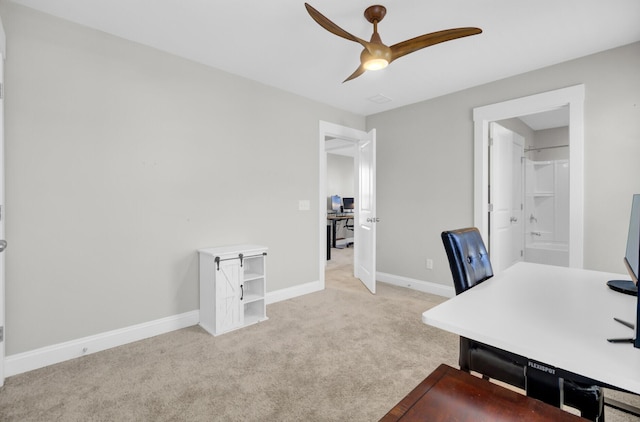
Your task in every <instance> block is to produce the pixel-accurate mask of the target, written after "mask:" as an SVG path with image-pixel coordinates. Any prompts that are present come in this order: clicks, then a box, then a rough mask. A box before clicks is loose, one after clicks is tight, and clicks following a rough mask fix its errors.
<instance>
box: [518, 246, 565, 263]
mask: <svg viewBox="0 0 640 422" xmlns="http://www.w3.org/2000/svg"><path fill="white" fill-rule="evenodd" d="M524 260H525V261H526V262H534V263H537V264H548V265H557V266H560V267H568V266H569V244H568V243H563V242H532V243H529V244H527V245H526V246H525V249H524Z"/></svg>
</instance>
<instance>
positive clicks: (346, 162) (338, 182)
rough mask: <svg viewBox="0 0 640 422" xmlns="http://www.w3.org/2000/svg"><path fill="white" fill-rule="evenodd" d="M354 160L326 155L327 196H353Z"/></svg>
mask: <svg viewBox="0 0 640 422" xmlns="http://www.w3.org/2000/svg"><path fill="white" fill-rule="evenodd" d="M353 166H354V159H353V157H347V156H345V155H337V154H327V196H332V195H340V196H341V197H343V198H344V197H345V196H346V197H350V196H354V195H355V192H354V186H355V174H354V172H353Z"/></svg>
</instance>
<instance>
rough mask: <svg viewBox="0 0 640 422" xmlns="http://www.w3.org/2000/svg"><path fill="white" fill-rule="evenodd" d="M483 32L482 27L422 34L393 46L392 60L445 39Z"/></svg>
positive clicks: (449, 39)
mask: <svg viewBox="0 0 640 422" xmlns="http://www.w3.org/2000/svg"><path fill="white" fill-rule="evenodd" d="M480 33H482V29H480V28H453V29H445V30H444V31H438V32H432V33H430V34H424V35H420V36H419V37H415V38H411V39H410V40H407V41H403V42H400V43H398V44H394V45H392V46H391V61H394V60H395V59H398V58H400V57H402V56H405V55H407V54H409V53H413V52H414V51H417V50H420V49H421V48H425V47H429V46H432V45H435V44H439V43H441V42H445V41H451V40H455V39H457V38H463V37H468V36H470V35H477V34H480Z"/></svg>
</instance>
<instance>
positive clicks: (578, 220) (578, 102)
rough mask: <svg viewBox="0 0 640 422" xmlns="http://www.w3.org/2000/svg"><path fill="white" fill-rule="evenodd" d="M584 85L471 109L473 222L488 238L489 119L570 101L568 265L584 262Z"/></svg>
mask: <svg viewBox="0 0 640 422" xmlns="http://www.w3.org/2000/svg"><path fill="white" fill-rule="evenodd" d="M584 92H585V87H584V85H582V84H581V85H575V86H571V87H568V88H562V89H557V90H555V91H549V92H544V93H541V94H536V95H531V96H528V97H523V98H517V99H514V100H509V101H504V102H501V103H496V104H490V105H487V106H483V107H477V108H474V109H473V120H474V225H475V226H476V227H477V228H478V230H480V233H481V234H482V237H483V238H485V239H488V235H489V233H488V230H489V224H488V204H489V190H488V189H489V154H488V145H489V139H488V138H489V129H488V128H489V123H490V122H493V121H496V120H504V119H510V118H513V117H518V116H523V115H527V114H534V113H540V112H543V111H548V110H553V109H556V108H558V107H563V106H566V105H569V113H570V122H569V145H570V146H569V161H570V163H571V164H570V167H569V172H570V174H569V179H570V181H569V203H570V205H569V209H570V216H571V217H570V227H569V266H570V267H573V268H582V267H583V263H584V181H583V178H584V95H585V94H584Z"/></svg>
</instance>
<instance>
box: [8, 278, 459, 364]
mask: <svg viewBox="0 0 640 422" xmlns="http://www.w3.org/2000/svg"><path fill="white" fill-rule="evenodd" d="M376 275H377V280H378V281H381V282H384V283H389V284H394V285H396V286H401V287H408V288H410V289H415V290H419V291H422V292H425V293H431V294H436V295H439V296H444V297H453V296H455V290H454V289H453V287H450V286H444V285H442V284H438V283H432V282H429V281H422V280H414V279H411V278H407V277H402V276H397V275H393V274H387V273H381V272H378V273H376ZM322 289H323V286H322V285H321V283H320V281H312V282H309V283H305V284H300V285H297V286H292V287H288V288H286V289H280V290H276V291H274V292H269V293H267V297H266V302H267V304H271V303H276V302H280V301H283V300H287V299H293V298H294V297H298V296H303V295H306V294H309V293H314V292H318V291H321V290H322ZM199 322H200V311H199V310H195V311H191V312H185V313H183V314H179V315H174V316H170V317H166V318H161V319H157V320H155V321H149V322H145V323H142V324H137V325H132V326H130V327H125V328H121V329H118V330H113V331H107V332H105V333H101V334H96V335H93V336H88V337H84V338H80V339H76V340H71V341H67V342H64V343H59V344H54V345H51V346H46V347H42V348H40V349H35V350H30V351H28V352H23V353H18V354H15V355H10V356H6V357H5V360H4V374H5V377H10V376H13V375H18V374H21V373H23V372H28V371H32V370H34V369H38V368H43V367H45V366H48V365H53V364H56V363H60V362H64V361H67V360H71V359H75V358H78V357H81V356H85V355H88V354H91V353H96V352H100V351H103V350H107V349H110V348H112V347H117V346H122V345H125V344H128V343H133V342H134V341H139V340H144V339H146V338H150V337H154V336H157V335H160V334H165V333H168V332H171V331H175V330H179V329H181V328H186V327H190V326H192V325H197V324H198V323H199Z"/></svg>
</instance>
